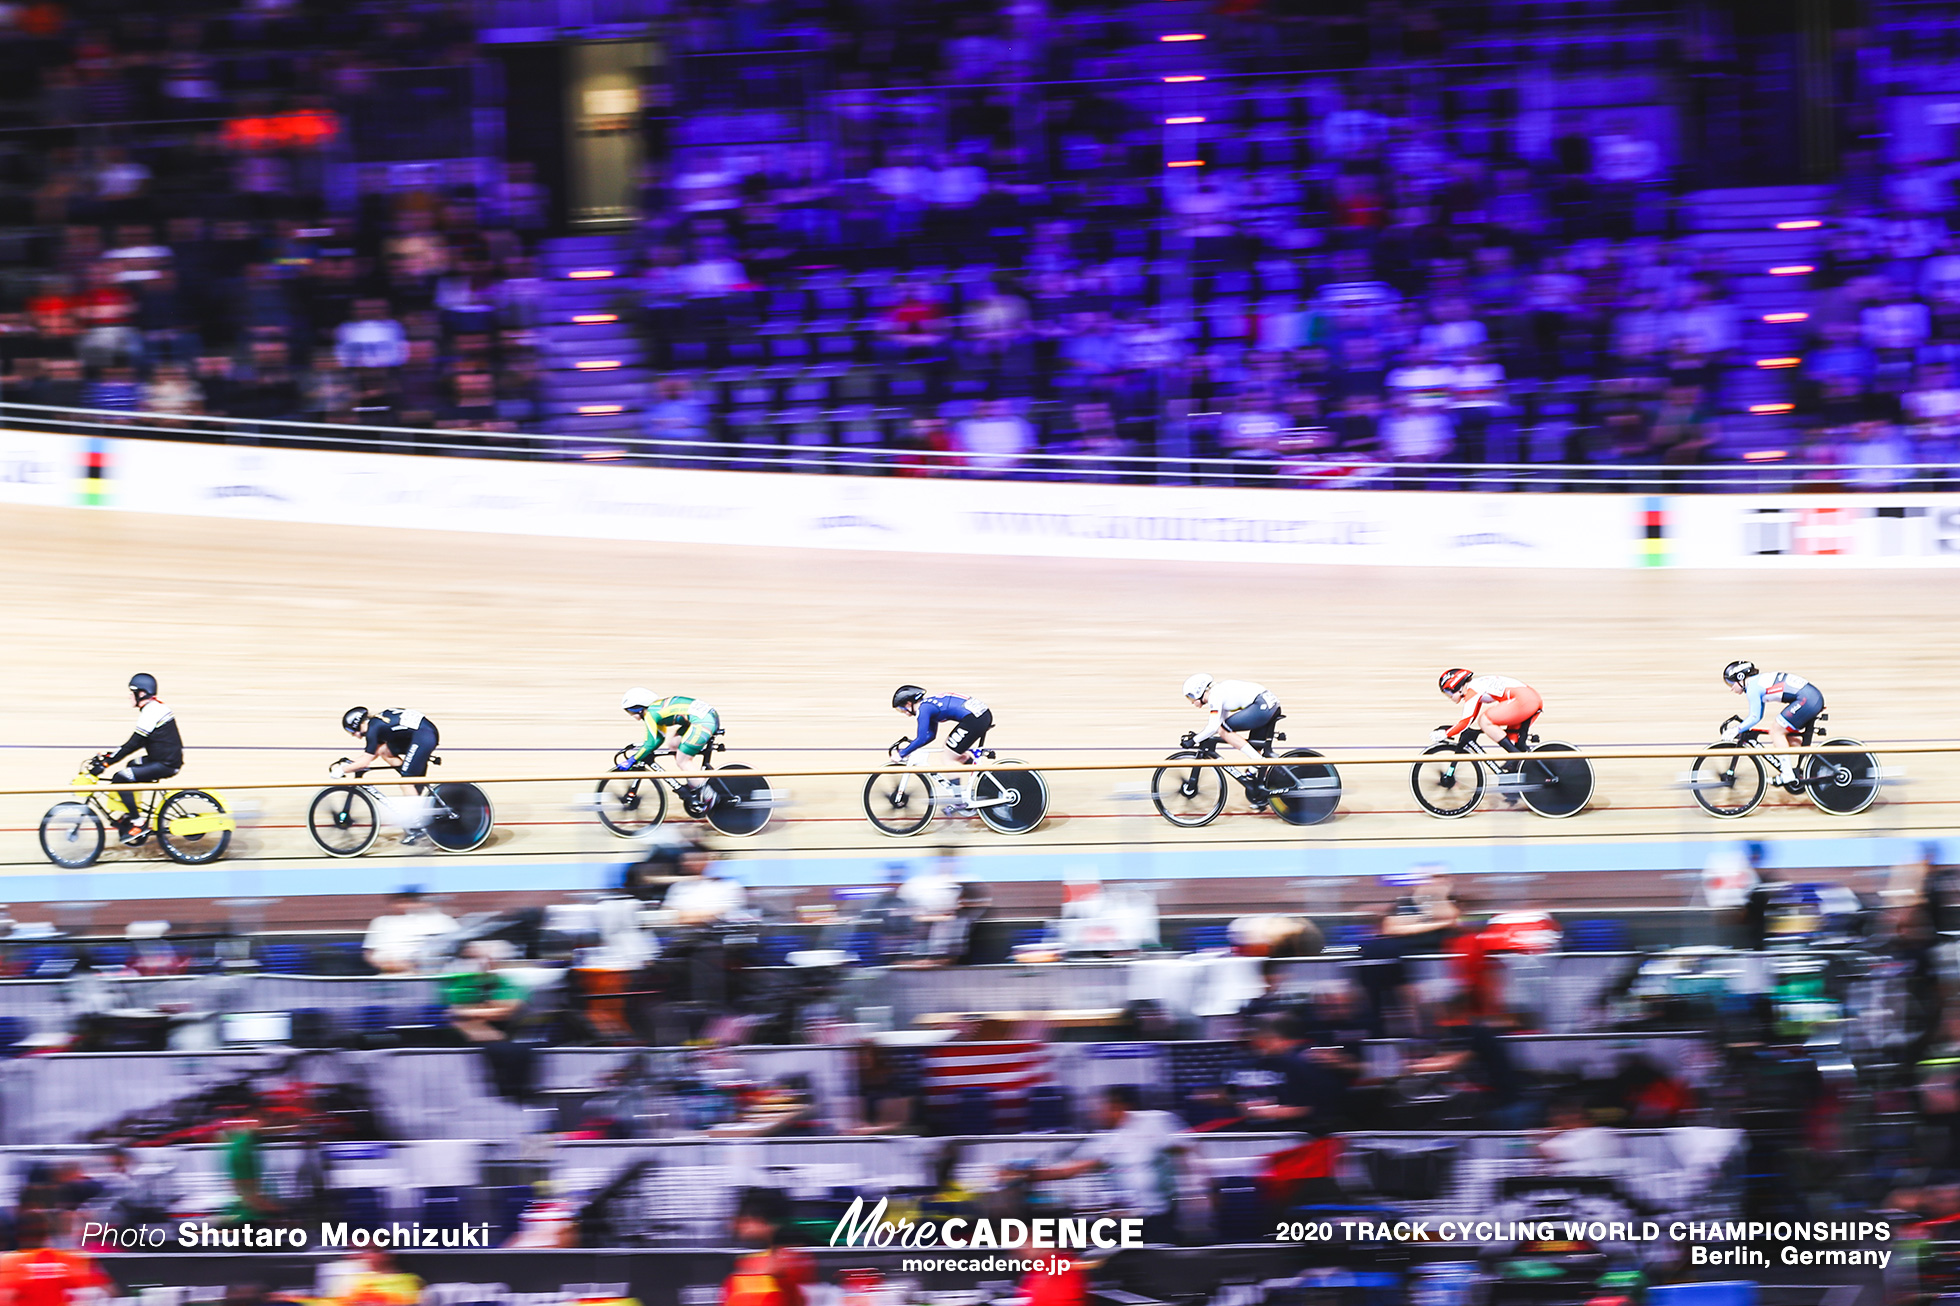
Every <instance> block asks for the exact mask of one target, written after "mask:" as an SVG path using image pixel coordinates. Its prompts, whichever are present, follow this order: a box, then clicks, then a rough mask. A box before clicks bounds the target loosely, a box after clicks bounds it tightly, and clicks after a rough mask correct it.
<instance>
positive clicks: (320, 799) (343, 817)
mask: <svg viewBox="0 0 1960 1306" xmlns="http://www.w3.org/2000/svg"><path fill="white" fill-rule="evenodd" d="M306 828H307V831H308V832H309V833H310V834H312V836H313V842H314V843H317V844H319V845H320V848H321V850H322V851H323V852H325V853H326V854H327V856H329V857H359V856H360V855H361V854H362V853H364V852H366V851H367V850H368V849H370V848H372V847H374V840H375V837H376V836H377V835H379V834H380V833H381V822H380V821H378V820H376V819H375V815H374V800H373V799H372V798H369V797H368V796H367V794H365V793H363V792H362V791H361V790H359V789H356V788H355V787H354V786H353V785H334V786H333V787H332V788H329V789H322V790H321V791H320V792H319V793H317V794H315V795H313V802H312V804H311V805H310V806H309V807H308V808H307V809H306Z"/></svg>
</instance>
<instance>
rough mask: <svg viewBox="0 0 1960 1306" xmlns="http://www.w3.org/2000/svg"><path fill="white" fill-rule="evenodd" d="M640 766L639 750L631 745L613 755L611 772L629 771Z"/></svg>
mask: <svg viewBox="0 0 1960 1306" xmlns="http://www.w3.org/2000/svg"><path fill="white" fill-rule="evenodd" d="M639 764H640V750H639V749H638V748H635V747H632V746H631V745H629V746H627V747H625V748H622V749H620V750H619V751H618V752H617V753H614V754H613V770H615V771H631V770H632V769H633V768H634V767H636V766H638V765H639Z"/></svg>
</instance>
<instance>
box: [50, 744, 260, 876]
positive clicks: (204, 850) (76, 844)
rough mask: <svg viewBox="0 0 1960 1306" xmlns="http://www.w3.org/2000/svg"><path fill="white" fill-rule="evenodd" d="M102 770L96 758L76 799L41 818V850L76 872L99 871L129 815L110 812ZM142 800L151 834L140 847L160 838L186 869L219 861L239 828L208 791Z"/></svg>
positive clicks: (170, 792)
mask: <svg viewBox="0 0 1960 1306" xmlns="http://www.w3.org/2000/svg"><path fill="white" fill-rule="evenodd" d="M102 771H103V767H102V764H101V763H100V762H98V761H96V760H95V759H94V758H90V759H89V760H88V761H87V762H85V763H83V764H82V770H81V772H80V774H78V775H76V777H75V797H74V799H73V800H72V801H71V800H64V801H62V802H59V803H56V804H55V805H54V806H53V807H50V808H49V809H48V811H47V815H45V816H43V817H42V818H41V851H42V852H43V853H44V854H46V856H47V859H48V860H49V861H51V862H53V863H54V864H55V865H56V866H61V867H66V868H67V869H69V870H71V871H76V870H80V869H82V868H83V867H85V866H93V865H94V864H95V860H96V858H98V857H100V856H102V849H103V847H104V845H105V844H106V843H107V842H108V834H107V831H108V830H109V829H110V828H111V827H113V826H114V825H115V823H116V818H117V817H118V816H121V815H123V813H122V812H120V811H111V810H110V807H109V797H108V794H107V793H105V792H104V791H103V790H102V789H101V788H100V787H99V786H101V784H102V783H103V781H102ZM136 801H137V807H138V808H139V809H140V810H141V819H142V820H143V821H144V823H145V824H147V825H148V826H149V827H150V833H149V834H148V835H146V836H145V837H144V838H143V840H142V841H141V843H138V844H136V845H135V846H136V847H139V848H140V847H141V846H142V845H143V844H144V843H148V842H149V841H150V839H152V838H154V839H155V840H156V842H157V847H159V848H161V849H162V850H163V855H164V856H166V857H168V858H169V859H170V860H171V861H173V862H181V863H183V864H184V865H186V866H202V865H204V864H205V863H206V862H215V861H217V860H218V858H220V857H222V856H224V855H225V849H227V848H229V847H230V846H231V836H232V834H233V832H234V831H236V830H237V829H238V820H237V818H236V817H233V816H232V815H230V814H229V813H227V812H226V811H225V805H224V802H223V800H221V799H220V798H219V797H218V796H217V795H216V794H214V793H210V792H208V791H206V790H203V789H154V790H151V791H150V792H149V793H148V794H147V795H144V796H141V797H138V798H137V800H136ZM117 806H118V807H120V806H121V804H120V803H118V804H117Z"/></svg>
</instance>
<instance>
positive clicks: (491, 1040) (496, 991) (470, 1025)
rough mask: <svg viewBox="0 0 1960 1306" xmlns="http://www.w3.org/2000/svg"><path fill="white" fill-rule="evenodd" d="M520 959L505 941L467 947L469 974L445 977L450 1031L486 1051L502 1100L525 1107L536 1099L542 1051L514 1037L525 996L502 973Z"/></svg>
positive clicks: (479, 942) (444, 998) (465, 959)
mask: <svg viewBox="0 0 1960 1306" xmlns="http://www.w3.org/2000/svg"><path fill="white" fill-rule="evenodd" d="M514 959H515V950H514V949H513V948H512V947H511V945H510V943H509V942H508V941H507V940H504V939H478V940H476V941H474V942H472V943H469V944H466V945H465V946H464V948H463V955H462V958H461V961H462V964H463V966H464V969H462V970H459V971H453V972H451V973H450V974H447V975H445V976H443V980H442V1002H443V1006H445V1007H446V1008H448V1012H449V1026H450V1028H451V1029H453V1030H454V1031H455V1032H456V1034H457V1035H458V1036H460V1038H461V1039H462V1040H463V1041H464V1042H465V1043H467V1044H471V1045H474V1046H476V1047H478V1048H480V1049H481V1050H482V1051H483V1054H484V1058H485V1060H486V1062H487V1064H488V1066H489V1070H490V1082H491V1085H492V1086H493V1087H494V1088H495V1089H496V1091H497V1093H498V1095H499V1096H502V1097H505V1098H508V1099H510V1100H511V1101H514V1102H522V1101H523V1100H525V1099H526V1098H527V1097H528V1096H529V1094H530V1090H531V1074H532V1069H533V1066H534V1063H535V1060H536V1057H535V1051H536V1050H535V1049H534V1048H532V1047H531V1046H530V1045H529V1044H526V1043H521V1042H518V1041H517V1040H516V1038H515V1037H514V1035H515V1026H516V1022H517V1020H518V1018H519V1016H520V1015H521V1014H522V1013H523V1011H524V997H525V995H524V990H523V988H522V987H521V986H519V985H518V984H516V983H515V982H513V981H512V980H511V979H510V977H509V976H507V975H505V974H503V973H502V972H503V970H504V968H505V967H507V966H509V965H511V964H512V962H513V961H514Z"/></svg>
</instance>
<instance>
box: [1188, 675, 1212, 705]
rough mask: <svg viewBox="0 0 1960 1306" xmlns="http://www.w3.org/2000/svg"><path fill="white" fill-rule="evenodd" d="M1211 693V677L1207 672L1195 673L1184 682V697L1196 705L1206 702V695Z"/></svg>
mask: <svg viewBox="0 0 1960 1306" xmlns="http://www.w3.org/2000/svg"><path fill="white" fill-rule="evenodd" d="M1210 692H1211V676H1210V674H1209V673H1207V672H1203V671H1194V672H1192V673H1191V675H1190V678H1189V679H1187V680H1186V681H1185V682H1184V696H1185V697H1186V698H1188V699H1190V700H1191V701H1192V702H1194V703H1202V702H1204V701H1205V695H1206V694H1209V693H1210Z"/></svg>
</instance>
